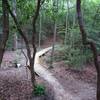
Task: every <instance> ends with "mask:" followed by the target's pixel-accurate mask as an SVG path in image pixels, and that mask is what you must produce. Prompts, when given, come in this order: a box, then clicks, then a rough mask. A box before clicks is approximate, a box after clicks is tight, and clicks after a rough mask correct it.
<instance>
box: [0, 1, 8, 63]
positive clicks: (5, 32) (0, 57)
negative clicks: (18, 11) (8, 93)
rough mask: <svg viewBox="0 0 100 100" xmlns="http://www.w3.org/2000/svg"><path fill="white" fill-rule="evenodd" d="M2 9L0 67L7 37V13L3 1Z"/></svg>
mask: <svg viewBox="0 0 100 100" xmlns="http://www.w3.org/2000/svg"><path fill="white" fill-rule="evenodd" d="M2 9H3V36H2V40H1V43H0V65H1V63H2V59H3V54H4V51H5V47H6V42H7V40H8V36H9V12H8V9H7V6H6V1H5V0H2Z"/></svg>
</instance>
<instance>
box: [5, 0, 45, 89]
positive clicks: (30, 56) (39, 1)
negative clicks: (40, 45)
mask: <svg viewBox="0 0 100 100" xmlns="http://www.w3.org/2000/svg"><path fill="white" fill-rule="evenodd" d="M43 1H44V0H43ZM43 1H42V0H37V6H36V10H35V13H34V16H33V21H32V26H33V28H32V29H33V30H32V38H31V43H30V42H29V41H28V40H29V39H28V37H27V36H26V35H25V33H24V32H23V30H22V28H21V26H20V24H19V22H18V20H17V18H16V16H15V15H14V14H13V12H12V11H11V9H10V5H9V3H8V0H6V2H7V4H6V6H7V8H8V10H9V13H10V15H11V16H12V18H13V20H14V22H15V24H16V27H17V30H18V32H19V34H20V35H21V36H22V38H23V39H24V42H25V45H26V49H27V56H28V59H29V66H27V67H28V68H29V70H30V73H31V81H32V85H33V87H34V86H35V71H34V60H35V54H36V46H35V36H36V22H37V18H38V16H39V11H40V7H41V5H42V3H43ZM30 44H31V46H32V47H31V48H30V46H29V45H30Z"/></svg>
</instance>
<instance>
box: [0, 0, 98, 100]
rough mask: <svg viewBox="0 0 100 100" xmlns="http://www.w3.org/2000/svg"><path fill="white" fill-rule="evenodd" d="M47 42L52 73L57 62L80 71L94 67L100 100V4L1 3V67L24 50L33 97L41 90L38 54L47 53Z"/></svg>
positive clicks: (76, 0) (73, 0)
mask: <svg viewBox="0 0 100 100" xmlns="http://www.w3.org/2000/svg"><path fill="white" fill-rule="evenodd" d="M47 41H48V42H49V41H51V44H47V46H46V47H52V49H51V52H50V56H49V57H48V62H49V69H50V70H51V69H53V67H54V62H61V61H63V62H64V64H65V65H68V66H69V67H70V68H72V69H74V70H77V71H83V69H84V68H85V66H86V65H88V64H89V65H91V64H92V65H94V66H93V67H94V68H95V69H96V73H97V74H96V78H95V79H96V85H97V88H96V98H97V99H96V100H100V0H1V1H0V67H1V65H2V62H3V56H4V54H5V52H10V51H11V52H15V51H17V50H21V53H22V54H24V56H25V62H26V68H28V69H29V71H30V74H31V82H32V87H33V93H34V92H36V90H35V89H37V88H39V86H37V82H36V75H37V72H35V57H36V53H37V52H38V51H40V50H42V49H44V48H43V45H45V44H46V42H47ZM23 50H26V51H27V52H24V51H23ZM42 56H43V54H42ZM17 64H18V63H16V66H18V65H17ZM1 69H2V67H1ZM63 77H64V76H63ZM42 88H43V87H42ZM42 92H43V91H42ZM77 96H78V95H77ZM87 96H88V95H87ZM0 100H3V99H2V98H1V99H0ZM8 100H10V99H8ZM26 100H28V99H26ZM69 100H70V99H69ZM73 100H74V99H73ZM75 100H76V99H75ZM81 100H82V99H81Z"/></svg>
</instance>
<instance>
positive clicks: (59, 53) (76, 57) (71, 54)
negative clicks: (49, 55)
mask: <svg viewBox="0 0 100 100" xmlns="http://www.w3.org/2000/svg"><path fill="white" fill-rule="evenodd" d="M54 59H55V60H56V61H62V60H63V61H64V62H65V63H66V64H68V65H69V66H72V67H73V68H78V69H81V68H82V65H84V64H86V63H87V62H90V61H91V60H92V53H91V51H90V50H89V49H88V48H85V49H84V48H83V47H81V48H72V47H70V46H64V45H61V46H59V47H57V48H56V53H55V56H54Z"/></svg>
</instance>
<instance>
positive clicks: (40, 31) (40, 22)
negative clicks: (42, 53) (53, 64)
mask: <svg viewBox="0 0 100 100" xmlns="http://www.w3.org/2000/svg"><path fill="white" fill-rule="evenodd" d="M41 17H42V16H41V12H40V21H39V24H40V29H39V49H40V48H41V33H42V25H41V24H42V20H41Z"/></svg>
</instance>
